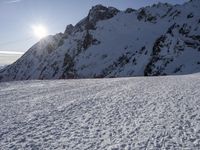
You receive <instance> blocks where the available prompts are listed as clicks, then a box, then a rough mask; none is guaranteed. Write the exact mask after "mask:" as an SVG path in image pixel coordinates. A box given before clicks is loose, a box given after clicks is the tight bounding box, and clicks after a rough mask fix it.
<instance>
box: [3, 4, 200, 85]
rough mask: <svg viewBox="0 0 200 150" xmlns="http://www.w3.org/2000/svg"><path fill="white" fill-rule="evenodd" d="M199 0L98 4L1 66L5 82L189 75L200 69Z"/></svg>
mask: <svg viewBox="0 0 200 150" xmlns="http://www.w3.org/2000/svg"><path fill="white" fill-rule="evenodd" d="M199 14H200V1H199V0H192V1H190V2H187V3H185V4H183V5H175V6H173V5H170V4H162V3H158V4H155V5H153V6H151V7H150V6H149V7H144V8H141V9H139V10H134V9H130V8H128V9H126V10H125V11H119V10H118V9H116V8H113V7H104V6H102V5H97V6H94V7H92V9H91V10H90V11H89V14H88V16H87V17H85V18H84V19H83V20H81V21H80V22H79V23H77V24H76V25H75V26H73V25H68V26H67V27H66V30H65V32H64V33H59V34H56V35H54V36H48V37H46V38H44V39H42V40H41V41H39V42H38V43H36V44H35V45H34V46H33V47H31V48H30V49H29V50H28V51H27V52H26V53H25V54H24V55H23V56H22V57H21V58H20V59H19V60H17V61H16V62H15V63H13V64H12V65H10V66H7V67H5V68H4V69H2V70H1V71H0V81H11V80H28V79H71V78H97V77H100V78H104V77H121V76H144V75H145V76H154V75H172V74H189V73H196V72H199V71H200V59H199V58H200V15H199Z"/></svg>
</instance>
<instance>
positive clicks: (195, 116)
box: [0, 74, 200, 150]
mask: <svg viewBox="0 0 200 150" xmlns="http://www.w3.org/2000/svg"><path fill="white" fill-rule="evenodd" d="M199 89H200V75H199V74H195V75H185V76H169V77H146V78H145V77H135V78H116V79H92V80H89V79H85V80H52V81H20V82H3V83H0V149H2V150H7V149H11V150H12V149H32V150H37V149H69V150H74V149H76V150H84V149H87V150H88V149H89V150H95V149H108V150H111V149H112V150H118V149H124V150H128V149H136V150H137V149H176V150H177V149H187V150H190V149H193V150H197V149H200V90H199Z"/></svg>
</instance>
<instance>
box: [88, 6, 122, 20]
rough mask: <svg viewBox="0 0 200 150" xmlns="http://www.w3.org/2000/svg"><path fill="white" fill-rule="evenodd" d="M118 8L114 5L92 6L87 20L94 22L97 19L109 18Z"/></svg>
mask: <svg viewBox="0 0 200 150" xmlns="http://www.w3.org/2000/svg"><path fill="white" fill-rule="evenodd" d="M118 12H119V10H118V9H117V8H114V7H106V6H103V5H100V4H99V5H96V6H93V7H92V8H91V9H90V11H89V14H88V17H89V18H88V19H89V21H91V22H93V23H96V22H97V21H99V20H105V19H110V18H112V17H113V16H115V15H116V14H117V13H118Z"/></svg>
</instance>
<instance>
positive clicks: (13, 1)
mask: <svg viewBox="0 0 200 150" xmlns="http://www.w3.org/2000/svg"><path fill="white" fill-rule="evenodd" d="M21 1H22V0H7V1H5V3H7V4H13V3H19V2H21Z"/></svg>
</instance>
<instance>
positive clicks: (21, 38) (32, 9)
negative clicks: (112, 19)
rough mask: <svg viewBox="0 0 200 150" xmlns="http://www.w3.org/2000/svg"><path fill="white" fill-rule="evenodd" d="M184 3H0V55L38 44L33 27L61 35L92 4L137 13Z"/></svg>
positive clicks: (108, 0)
mask: <svg viewBox="0 0 200 150" xmlns="http://www.w3.org/2000/svg"><path fill="white" fill-rule="evenodd" d="M186 1H188V0H0V51H4V53H5V52H9V51H13V52H25V51H27V50H28V49H29V48H30V47H31V46H32V45H33V44H35V43H36V42H37V41H39V38H38V37H37V36H36V35H35V34H34V31H33V26H36V25H42V26H43V27H45V28H46V29H47V33H48V34H50V35H52V34H56V33H59V32H64V30H65V27H66V25H68V24H73V25H75V24H76V23H77V22H78V21H80V20H81V19H82V18H84V17H85V16H87V14H88V12H89V9H90V8H91V7H92V6H94V5H96V4H103V5H105V6H113V7H116V8H118V9H120V10H125V9H126V8H134V9H138V8H140V7H144V6H148V5H152V4H155V3H158V2H163V3H164V2H168V3H171V4H181V3H184V2H186Z"/></svg>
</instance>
